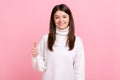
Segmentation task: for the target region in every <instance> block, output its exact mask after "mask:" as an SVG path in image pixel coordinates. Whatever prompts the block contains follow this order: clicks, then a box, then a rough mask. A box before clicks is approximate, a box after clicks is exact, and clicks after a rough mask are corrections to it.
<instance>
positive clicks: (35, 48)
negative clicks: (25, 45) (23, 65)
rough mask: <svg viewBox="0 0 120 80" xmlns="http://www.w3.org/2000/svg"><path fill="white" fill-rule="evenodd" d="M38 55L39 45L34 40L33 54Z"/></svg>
mask: <svg viewBox="0 0 120 80" xmlns="http://www.w3.org/2000/svg"><path fill="white" fill-rule="evenodd" d="M37 55H38V46H37V43H36V42H34V47H33V48H32V56H33V57H36V56H37Z"/></svg>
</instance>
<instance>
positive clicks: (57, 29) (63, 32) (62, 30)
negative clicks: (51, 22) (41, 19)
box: [56, 26, 69, 36]
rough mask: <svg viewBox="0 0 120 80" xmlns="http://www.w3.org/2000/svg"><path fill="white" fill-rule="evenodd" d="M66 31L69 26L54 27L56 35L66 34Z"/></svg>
mask: <svg viewBox="0 0 120 80" xmlns="http://www.w3.org/2000/svg"><path fill="white" fill-rule="evenodd" d="M68 32H69V26H68V27H67V28H65V29H59V28H57V27H56V34H58V35H63V36H67V35H68Z"/></svg>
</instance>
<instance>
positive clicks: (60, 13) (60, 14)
mask: <svg viewBox="0 0 120 80" xmlns="http://www.w3.org/2000/svg"><path fill="white" fill-rule="evenodd" d="M54 15H55V16H62V15H67V16H68V14H67V13H65V12H64V11H60V10H58V11H56V12H55V14H54Z"/></svg>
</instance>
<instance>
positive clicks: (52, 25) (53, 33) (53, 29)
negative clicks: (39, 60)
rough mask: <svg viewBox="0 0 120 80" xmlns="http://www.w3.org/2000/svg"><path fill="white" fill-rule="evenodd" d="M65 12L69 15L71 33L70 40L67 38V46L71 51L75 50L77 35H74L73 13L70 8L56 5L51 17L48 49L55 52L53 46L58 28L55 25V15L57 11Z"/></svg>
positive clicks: (69, 34)
mask: <svg viewBox="0 0 120 80" xmlns="http://www.w3.org/2000/svg"><path fill="white" fill-rule="evenodd" d="M58 10H60V11H64V12H65V13H67V14H68V15H69V19H70V20H69V24H68V26H69V32H68V38H67V42H66V43H67V45H68V46H69V50H72V49H73V48H74V42H75V35H74V21H73V16H72V13H71V11H70V9H69V7H68V6H67V5H65V4H60V5H56V6H55V7H54V8H53V10H52V13H51V17H50V29H49V34H48V49H49V50H51V51H53V48H52V47H53V45H54V42H55V40H56V26H55V23H54V14H55V12H56V11H58Z"/></svg>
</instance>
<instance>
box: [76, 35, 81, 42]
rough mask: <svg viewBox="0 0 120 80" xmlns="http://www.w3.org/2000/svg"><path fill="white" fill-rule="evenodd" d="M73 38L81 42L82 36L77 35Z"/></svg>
mask: <svg viewBox="0 0 120 80" xmlns="http://www.w3.org/2000/svg"><path fill="white" fill-rule="evenodd" d="M75 39H76V42H77V43H78V42H82V38H81V37H79V36H77V35H76V36H75Z"/></svg>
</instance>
